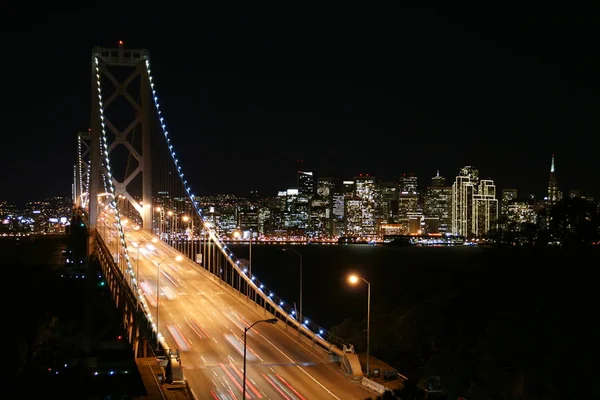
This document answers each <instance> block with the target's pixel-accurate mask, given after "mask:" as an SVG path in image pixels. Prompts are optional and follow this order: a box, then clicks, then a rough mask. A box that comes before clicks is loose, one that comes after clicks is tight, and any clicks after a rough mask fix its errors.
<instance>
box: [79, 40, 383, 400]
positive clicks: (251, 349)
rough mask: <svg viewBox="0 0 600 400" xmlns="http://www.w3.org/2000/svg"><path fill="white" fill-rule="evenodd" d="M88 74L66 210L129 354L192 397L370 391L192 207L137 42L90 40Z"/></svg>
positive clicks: (329, 340) (345, 350)
mask: <svg viewBox="0 0 600 400" xmlns="http://www.w3.org/2000/svg"><path fill="white" fill-rule="evenodd" d="M91 74H92V94H91V100H92V102H91V110H92V112H91V121H90V126H91V128H90V130H89V131H88V132H82V133H79V134H78V137H77V140H78V146H77V149H78V154H77V163H76V166H75V171H74V184H73V185H74V200H75V210H76V212H77V213H78V215H79V216H80V217H81V218H82V219H83V220H84V221H85V224H86V226H87V230H88V235H89V254H90V257H94V258H95V259H96V260H98V261H99V262H100V265H101V269H102V272H103V274H104V276H105V279H106V282H107V284H108V286H109V289H110V292H111V294H112V297H113V300H114V301H115V304H116V306H117V307H118V308H119V310H121V311H122V315H123V326H124V328H125V330H126V332H127V334H128V340H129V343H131V345H132V349H133V354H134V357H149V356H152V357H156V358H157V359H158V360H159V361H160V362H161V364H162V365H163V366H165V367H166V368H167V370H168V371H169V373H168V376H167V381H168V383H169V384H171V385H174V386H176V385H185V386H186V387H188V388H189V389H191V391H192V392H193V393H195V395H196V397H198V398H213V399H237V398H241V397H242V393H243V392H245V393H246V398H250V399H261V398H265V399H266V398H273V399H328V398H332V399H344V400H345V399H364V398H367V397H370V396H372V395H373V391H372V389H373V388H371V390H367V389H366V388H365V384H364V382H365V378H364V377H363V373H362V371H361V366H360V363H359V361H358V357H357V356H356V354H355V352H354V348H353V346H352V345H351V344H349V343H345V342H344V341H343V340H341V339H339V338H337V337H335V336H334V335H332V334H330V333H329V332H328V331H327V329H325V328H324V327H321V326H318V325H317V324H315V323H313V322H312V321H310V318H307V317H305V316H303V318H302V319H303V320H299V319H298V315H296V312H295V309H294V307H293V306H292V305H290V303H288V302H287V301H286V299H283V298H281V297H279V296H278V295H277V291H276V288H271V287H267V286H266V285H265V284H264V283H263V282H262V281H261V279H260V278H259V277H258V276H256V275H254V274H252V272H251V269H250V268H248V266H247V264H246V263H243V262H241V261H242V260H241V259H239V258H238V257H237V256H236V255H235V254H234V253H233V252H232V251H231V249H229V248H228V246H227V245H226V243H225V242H224V241H223V240H222V239H221V238H220V235H219V233H218V227H217V226H216V224H215V223H214V221H211V220H209V219H208V218H207V217H206V216H204V215H203V210H202V209H201V207H200V206H199V203H198V201H197V198H196V196H195V195H194V192H193V190H192V188H191V184H190V183H189V182H188V181H187V178H186V175H184V171H183V168H182V163H181V161H180V160H179V159H178V155H177V152H176V144H175V140H174V139H173V137H175V136H176V133H175V132H173V135H171V132H169V130H168V125H167V121H166V117H165V115H164V114H163V112H162V109H161V102H160V97H159V94H158V89H157V84H156V81H155V78H154V76H153V74H152V68H151V63H150V55H149V52H148V51H147V50H145V49H127V48H125V47H124V46H123V43H122V42H119V45H118V47H116V48H100V47H96V48H94V49H93V51H92V62H91ZM215 168H216V166H215ZM197 184H198V185H201V182H197ZM274 319H276V320H277V323H273V322H274ZM257 321H259V322H265V323H256V324H255V325H253V324H254V323H255V322H257ZM266 322H269V323H266ZM252 325H253V326H252ZM250 326H252V327H251V328H249V327H250ZM246 332H247V333H246ZM244 339H247V344H246V345H245V342H244ZM246 363H247V364H246ZM245 365H247V366H246V367H245ZM244 382H245V383H246V386H245V387H246V389H245V391H244ZM361 383H362V384H361ZM367 386H368V385H367Z"/></svg>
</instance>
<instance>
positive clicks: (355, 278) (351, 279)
mask: <svg viewBox="0 0 600 400" xmlns="http://www.w3.org/2000/svg"><path fill="white" fill-rule="evenodd" d="M358 281H363V282H364V283H366V284H367V376H369V375H370V373H371V370H370V368H369V367H370V365H369V345H370V343H369V342H370V330H371V283H370V282H369V281H367V280H366V279H365V278H363V277H361V276H358V275H354V274H353V275H350V276H349V277H348V282H350V284H352V285H355V284H357V283H358Z"/></svg>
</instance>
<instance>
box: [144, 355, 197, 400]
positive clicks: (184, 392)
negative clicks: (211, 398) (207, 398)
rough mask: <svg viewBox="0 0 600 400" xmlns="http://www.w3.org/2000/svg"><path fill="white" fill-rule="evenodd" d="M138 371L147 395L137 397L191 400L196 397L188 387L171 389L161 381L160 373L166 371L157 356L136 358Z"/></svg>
mask: <svg viewBox="0 0 600 400" xmlns="http://www.w3.org/2000/svg"><path fill="white" fill-rule="evenodd" d="M135 363H136V364H137V367H138V371H139V373H140V376H141V378H142V382H143V383H144V388H145V389H146V393H147V394H146V396H140V397H137V399H138V400H190V399H194V397H193V396H192V395H191V393H190V391H189V390H188V389H187V388H182V389H169V388H167V387H166V386H165V385H163V384H161V383H160V382H159V375H161V374H163V373H164V371H163V369H162V368H161V367H160V365H158V362H157V361H156V358H153V357H149V358H136V359H135Z"/></svg>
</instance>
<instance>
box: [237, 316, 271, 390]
mask: <svg viewBox="0 0 600 400" xmlns="http://www.w3.org/2000/svg"><path fill="white" fill-rule="evenodd" d="M260 322H266V323H268V324H271V325H274V324H276V323H277V318H270V319H261V320H258V321H256V322H255V323H253V324H252V325H250V326H249V327H247V328H244V379H243V380H244V382H243V383H242V385H243V389H242V399H243V400H245V399H246V336H247V334H248V331H249V330H250V329H252V327H253V326H254V325H256V324H258V323H260Z"/></svg>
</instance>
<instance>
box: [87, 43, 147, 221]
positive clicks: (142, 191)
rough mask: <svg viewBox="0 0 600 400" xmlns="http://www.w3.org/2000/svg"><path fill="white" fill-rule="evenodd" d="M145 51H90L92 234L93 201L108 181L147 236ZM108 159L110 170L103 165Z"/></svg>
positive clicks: (95, 214) (95, 212)
mask: <svg viewBox="0 0 600 400" xmlns="http://www.w3.org/2000/svg"><path fill="white" fill-rule="evenodd" d="M148 58H149V53H148V51H147V50H145V49H137V50H134V49H125V48H124V46H123V42H122V41H119V45H118V47H117V48H101V47H95V48H94V49H93V51H92V71H91V72H92V98H91V100H92V101H91V129H90V142H91V165H90V172H89V174H90V186H89V225H90V226H89V228H90V230H95V229H96V223H97V221H96V220H97V218H98V214H99V209H98V207H99V205H100V204H101V203H100V202H99V201H98V195H99V194H101V193H103V192H107V191H108V190H106V187H107V185H108V184H110V182H108V181H107V180H108V179H110V180H111V181H112V186H113V187H114V195H115V196H118V197H119V198H120V199H125V200H124V201H126V202H128V203H129V205H130V206H131V207H132V208H133V209H135V210H136V211H137V213H139V219H140V221H141V224H142V226H143V228H145V229H148V230H152V176H151V175H152V174H151V170H152V168H151V167H152V166H151V160H152V157H151V154H150V151H151V146H150V141H151V140H150V131H151V130H152V126H153V124H154V125H156V124H157V122H156V120H157V118H153V116H155V114H154V113H155V112H156V111H155V110H154V102H153V99H152V90H151V87H150V83H149V79H148V72H147V69H146V64H145V63H146V60H148ZM109 157H110V165H107V164H106V162H105V161H106V160H107V159H109Z"/></svg>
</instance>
